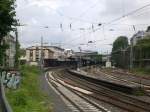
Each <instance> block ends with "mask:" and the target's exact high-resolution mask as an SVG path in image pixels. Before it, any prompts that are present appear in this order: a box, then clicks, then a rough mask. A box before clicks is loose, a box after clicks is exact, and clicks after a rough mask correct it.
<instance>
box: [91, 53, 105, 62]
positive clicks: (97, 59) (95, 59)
mask: <svg viewBox="0 0 150 112" xmlns="http://www.w3.org/2000/svg"><path fill="white" fill-rule="evenodd" d="M91 58H92V60H94V61H97V62H98V61H102V55H100V54H97V55H92V56H91Z"/></svg>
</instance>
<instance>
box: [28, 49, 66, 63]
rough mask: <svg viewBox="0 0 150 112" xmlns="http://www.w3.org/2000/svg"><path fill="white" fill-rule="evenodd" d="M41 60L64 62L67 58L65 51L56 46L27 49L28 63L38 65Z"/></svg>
mask: <svg viewBox="0 0 150 112" xmlns="http://www.w3.org/2000/svg"><path fill="white" fill-rule="evenodd" d="M42 51H43V53H42ZM41 58H42V59H54V60H63V59H64V58H65V54H64V49H62V48H59V47H56V46H43V47H41V46H32V47H28V48H27V49H26V61H27V63H29V64H31V65H38V64H39V63H40V61H41Z"/></svg>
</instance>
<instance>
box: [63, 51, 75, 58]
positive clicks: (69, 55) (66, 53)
mask: <svg viewBox="0 0 150 112" xmlns="http://www.w3.org/2000/svg"><path fill="white" fill-rule="evenodd" d="M64 53H65V56H66V58H70V57H71V56H73V55H74V51H73V50H72V49H65V51H64Z"/></svg>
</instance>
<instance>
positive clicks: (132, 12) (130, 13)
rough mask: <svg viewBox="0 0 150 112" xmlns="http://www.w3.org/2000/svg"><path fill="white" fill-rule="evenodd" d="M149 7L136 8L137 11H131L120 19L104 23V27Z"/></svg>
mask: <svg viewBox="0 0 150 112" xmlns="http://www.w3.org/2000/svg"><path fill="white" fill-rule="evenodd" d="M149 6H150V4H147V5H144V6H142V7H140V8H138V9H135V10H133V11H131V12H129V13H127V14H125V15H122V16H121V17H118V18H116V19H113V20H111V21H109V22H107V23H104V25H109V24H111V23H114V22H116V21H119V20H121V19H123V18H125V17H128V16H130V15H133V14H134V13H136V12H138V11H140V10H142V9H144V8H146V7H149ZM97 30H99V28H97V29H95V31H97Z"/></svg>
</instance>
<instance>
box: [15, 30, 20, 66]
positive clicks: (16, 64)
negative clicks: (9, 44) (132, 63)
mask: <svg viewBox="0 0 150 112" xmlns="http://www.w3.org/2000/svg"><path fill="white" fill-rule="evenodd" d="M15 35H16V45H15V48H16V54H15V68H18V66H19V59H18V58H19V54H18V50H19V45H18V30H17V28H16V31H15Z"/></svg>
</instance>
